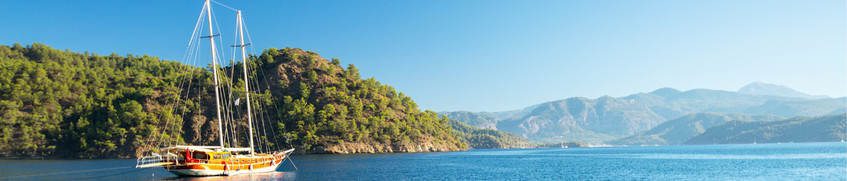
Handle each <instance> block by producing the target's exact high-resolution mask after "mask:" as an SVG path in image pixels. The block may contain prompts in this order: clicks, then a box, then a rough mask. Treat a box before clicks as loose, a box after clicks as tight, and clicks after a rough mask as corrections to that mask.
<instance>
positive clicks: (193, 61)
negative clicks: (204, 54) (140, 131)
mask: <svg viewBox="0 0 847 181" xmlns="http://www.w3.org/2000/svg"><path fill="white" fill-rule="evenodd" d="M203 9H204V10H205V8H203ZM202 17H205V16H201V20H202ZM203 27H205V26H204V24H201V25H200V30H201V31H202V28H203ZM197 30H198V29H197V28H196V27H195V32H192V34H196V35H197V36H199V34H197V33H196V31H197ZM197 36H194V37H193V38H192V39H194V38H197ZM191 45H193V47H196V48H191V47H192V46H191ZM200 48H201V46H200V45H199V42H197V41H194V43H192V44H190V46H189V49H188V50H187V51H189V56H188V59H189V63H190V64H189V65H188V66H185V69H186V70H189V74H188V75H184V77H183V79H182V80H181V81H180V86H179V89H178V90H177V91H179V93H178V96H177V99H176V100H174V101H180V99H181V98H180V97H182V88H183V84H184V83H185V79H188V80H189V81H188V84H187V85H185V86H186V87H185V88H186V89H185V94H186V97H188V96H189V95H190V93H191V85H192V84H193V81H194V73H195V72H196V70H194V66H195V65H196V64H197V59H198V58H197V56H198V55H197V54H196V52H199V49H200ZM188 100H190V98H188ZM177 105H178V104H176V103H174V105H173V107H174V108H173V109H174V111H176V112H180V111H179V110H176V107H177ZM185 113H186V109H182V110H181V113H180V114H179V116H180V118H183V117H185ZM164 121H165V123H166V124H165V128H164V129H163V131H162V133H167V132H168V130H174V131H173V132H176V128H174V127H176V126H177V125H176V124H175V125H174V127H171V126H169V125H170V123H171V122H176V121H174V120H172V119H164ZM172 139H173V138H172ZM160 140H164V137H161V138H160ZM167 142H168V143H171V142H173V143H174V144H175V143H178V142H179V140H178V139H173V140H169V141H167ZM161 144H162V141H160V142H159V143H157V146H156V147H159V146H161ZM151 151H152V150H151Z"/></svg>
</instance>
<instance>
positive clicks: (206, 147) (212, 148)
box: [162, 145, 250, 152]
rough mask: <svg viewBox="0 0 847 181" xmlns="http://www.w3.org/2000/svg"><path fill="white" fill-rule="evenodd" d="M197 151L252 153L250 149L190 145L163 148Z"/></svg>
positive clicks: (164, 149) (166, 149) (165, 149)
mask: <svg viewBox="0 0 847 181" xmlns="http://www.w3.org/2000/svg"><path fill="white" fill-rule="evenodd" d="M186 149H190V150H196V151H202V152H215V151H250V148H223V149H221V147H220V146H189V145H176V146H171V147H166V148H162V150H163V151H171V150H186Z"/></svg>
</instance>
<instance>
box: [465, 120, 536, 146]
mask: <svg viewBox="0 0 847 181" xmlns="http://www.w3.org/2000/svg"><path fill="white" fill-rule="evenodd" d="M450 125H452V126H453V129H455V130H456V134H457V135H459V137H461V138H462V139H464V140H466V142H467V143H468V144H469V145H468V146H469V147H471V148H475V149H494V148H533V147H536V146H538V145H537V144H535V143H532V142H529V141H526V140H525V139H523V138H521V137H520V136H518V135H515V134H512V133H508V132H505V131H498V130H494V129H488V128H477V127H473V126H471V125H468V124H465V123H462V122H459V121H456V120H452V119H451V120H450Z"/></svg>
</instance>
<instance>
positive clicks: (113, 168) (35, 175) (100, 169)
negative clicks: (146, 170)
mask: <svg viewBox="0 0 847 181" xmlns="http://www.w3.org/2000/svg"><path fill="white" fill-rule="evenodd" d="M132 167H133V166H126V167H112V168H99V169H91V170H77V171H67V172H53V173H45V174H33V175H20V176H11V177H0V178H1V179H12V178H27V177H39V176H47V175H59V174H72V173H85V172H96V171H104V170H115V169H123V168H132Z"/></svg>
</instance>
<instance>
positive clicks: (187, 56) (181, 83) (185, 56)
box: [147, 8, 205, 153]
mask: <svg viewBox="0 0 847 181" xmlns="http://www.w3.org/2000/svg"><path fill="white" fill-rule="evenodd" d="M204 12H205V8H203V10H201V13H200V16H199V17H198V21H197V23H195V25H194V30H192V32H191V38H190V39H189V44H188V47H187V49H186V53H184V54H183V60H185V59H190V57H191V56H192V55H193V54H194V51H193V50H192V49H191V46H192V44H193V43H192V42H194V41H193V40H194V38H196V37H197V30H198V26H200V27H202V24H201V22H202V18H203V17H204V16H203V14H204ZM184 69H185V70H191V69H192V67H191V66H190V65H188V66H184ZM192 73H193V71H192ZM192 75H193V74H192ZM186 78H187V77H186V76H182V79H180V78H179V77H177V79H178V80H180V81H179V84H178V86H177V90H176V91H177V95H178V96H177V99H175V100H173V101H171V103H169V104H175V102H178V101H179V97H180V96H179V95H181V94H182V93H181V92H182V91H181V89H182V88H183V86H184V82H185V79H186ZM189 79H190V78H189ZM189 84H191V83H190V82H189ZM188 86H189V87H190V85H188ZM176 107H177V106H173V108H172V110H171V111H174V113H175V112H178V111H177V110H176ZM183 112H184V111H183ZM162 116H164V115H162ZM162 120H163V121H164V123H165V125H164V126H165V129H163V130H162V131H163V132H158V133H159V134H158V136H154V137H151V139H150V141H149V142H148V144H147V145H152V143H153V141H154V140H157V138H158V140H159V143H158V144H157V147H158V146H159V145H160V144H161V142H162V140H163V139H164V138H163V137H161V136H162V134H164V133H165V131H167V128H169V125H170V124H169V123H170V122H169V120H168V119H167V118H163V119H162ZM148 148H149V147H148ZM149 149H150V150H149V152H152V148H149ZM149 152H148V153H149Z"/></svg>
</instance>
